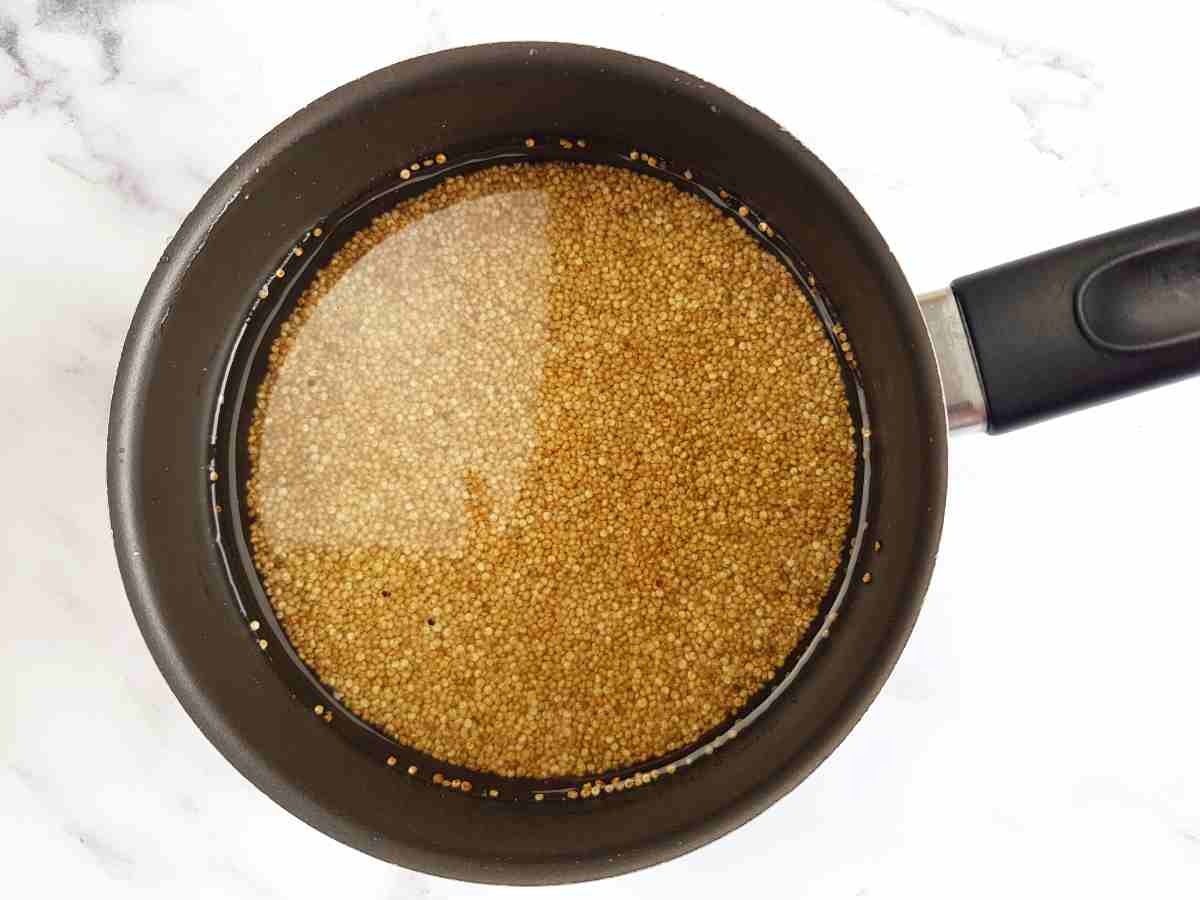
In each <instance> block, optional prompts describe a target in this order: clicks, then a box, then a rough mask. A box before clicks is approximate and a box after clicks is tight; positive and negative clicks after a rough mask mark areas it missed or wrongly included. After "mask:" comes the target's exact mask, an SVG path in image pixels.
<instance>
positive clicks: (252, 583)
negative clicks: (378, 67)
mask: <svg viewBox="0 0 1200 900" xmlns="http://www.w3.org/2000/svg"><path fill="white" fill-rule="evenodd" d="M526 140H527V138H526V137H524V136H523V137H521V138H517V139H513V140H502V141H490V142H487V143H485V144H483V145H480V146H479V147H472V148H456V149H454V150H453V151H448V152H447V153H446V154H445V155H444V156H445V161H444V162H441V161H438V162H436V163H435V165H434V166H428V165H422V162H423V161H420V160H418V161H416V163H417V165H416V166H415V167H410V166H406V167H404V168H403V170H402V171H400V172H397V173H396V177H395V178H394V179H392V180H391V182H390V183H388V184H386V185H385V186H384V187H382V188H377V189H376V190H374V191H373V192H371V193H370V194H369V195H367V196H364V197H362V198H361V199H359V200H358V201H356V202H355V203H353V204H350V205H349V206H347V207H346V208H343V209H341V210H338V211H336V212H334V213H332V214H330V215H329V216H327V217H326V218H324V219H323V220H321V221H319V222H314V223H312V226H311V227H310V228H309V229H308V230H307V231H306V232H305V233H304V234H303V235H302V236H300V237H299V239H298V241H297V243H296V245H295V247H294V248H293V250H292V252H291V253H290V254H289V255H288V256H287V257H286V258H285V259H282V260H279V261H278V265H277V266H276V268H275V269H274V270H273V272H272V273H271V275H270V277H269V278H268V279H267V281H266V282H265V283H264V284H262V285H261V286H260V287H259V289H258V290H257V297H256V298H254V300H253V303H252V307H251V311H250V314H249V316H248V319H247V323H246V327H245V329H244V331H243V333H242V336H241V338H240V339H239V341H238V343H237V346H236V349H235V352H234V353H233V355H232V358H231V362H230V365H229V369H228V371H227V373H226V377H225V393H224V402H223V403H222V404H220V406H219V408H218V415H217V419H216V421H215V422H214V429H213V439H214V455H213V461H212V471H213V475H214V476H217V477H218V478H219V477H220V476H221V475H223V474H225V473H230V474H232V475H233V476H234V478H235V479H236V482H235V483H236V484H237V485H238V486H243V485H246V484H247V482H248V480H249V479H250V476H251V474H252V468H251V460H250V455H249V453H248V447H249V446H250V444H251V429H252V424H253V421H254V409H255V398H256V396H257V393H258V391H259V389H260V387H261V386H262V385H263V383H264V379H265V378H266V376H267V373H268V368H269V354H270V349H271V347H272V344H273V342H274V341H275V340H276V339H277V338H278V337H279V336H280V334H281V329H283V327H284V325H285V323H286V322H287V321H288V319H289V317H290V316H291V315H292V313H293V312H294V311H295V309H296V304H297V302H298V301H299V300H300V299H301V297H302V295H303V294H304V292H305V290H306V289H308V288H309V287H310V286H311V285H312V284H313V282H314V279H315V278H317V277H318V274H319V273H320V272H321V270H322V269H323V268H324V267H325V266H327V265H328V264H329V263H330V261H331V260H332V259H333V258H334V256H335V254H337V253H338V252H339V251H341V250H343V248H345V247H346V245H347V242H348V241H350V240H351V239H352V238H353V237H354V235H356V234H357V233H359V232H360V231H361V230H362V229H363V228H364V227H367V226H369V225H370V223H371V222H372V221H373V220H374V219H375V218H376V217H377V216H379V215H380V214H381V213H384V212H386V211H387V210H390V209H392V208H394V207H395V206H396V204H397V203H399V202H401V201H403V200H405V199H408V198H411V197H416V196H418V195H420V194H422V193H424V192H426V191H429V190H431V189H433V188H434V187H435V186H437V185H438V184H439V183H441V182H442V181H443V180H444V179H446V178H447V177H454V176H458V175H465V174H469V173H471V172H474V171H477V170H480V169H483V168H486V167H490V166H495V165H499V164H516V163H523V162H539V161H551V160H563V161H571V162H584V161H586V162H590V163H597V164H603V165H607V166H615V167H619V168H623V169H631V170H634V171H637V172H639V173H640V174H643V175H649V176H651V177H654V178H658V179H661V180H663V181H665V182H669V183H671V184H673V185H674V186H675V187H676V188H678V189H679V190H682V191H686V192H688V193H691V194H694V195H696V196H698V197H700V198H702V199H703V200H704V201H705V202H707V203H709V204H712V205H713V206H714V207H715V208H716V209H718V210H720V211H721V212H722V213H723V214H724V215H726V216H728V217H729V218H730V220H732V221H734V222H736V223H738V224H739V226H740V227H742V228H744V229H745V230H746V231H747V232H748V233H749V234H750V235H752V237H753V239H754V240H755V241H758V242H759V243H760V245H761V246H762V247H763V248H764V249H766V250H767V251H768V252H770V253H771V254H772V255H773V256H775V257H776V258H777V259H778V260H779V261H780V262H782V263H783V265H784V266H785V267H786V268H787V269H788V270H789V271H790V273H791V275H792V278H793V279H794V281H795V283H796V284H798V285H799V286H800V289H801V290H802V291H803V293H804V295H805V297H806V299H807V300H808V302H809V304H810V306H811V308H812V309H813V310H814V311H815V312H816V314H817V316H818V317H819V319H820V322H821V323H822V325H823V327H824V329H825V332H826V336H827V338H828V339H829V340H830V341H831V343H832V344H833V345H834V346H835V347H840V346H841V345H842V344H844V343H845V342H846V337H845V333H844V331H842V329H841V326H840V324H839V322H838V319H837V317H836V314H835V310H834V307H833V305H832V304H831V303H830V302H829V300H828V298H826V297H824V296H823V294H822V293H821V291H820V285H819V284H817V282H816V280H815V278H813V276H812V273H811V272H810V271H809V270H808V269H807V268H806V267H805V266H804V264H803V262H802V261H801V260H800V258H799V257H798V256H797V255H796V253H795V252H794V251H793V249H792V248H791V246H790V245H789V244H788V242H787V240H786V238H785V236H784V235H782V234H779V233H777V232H776V231H775V230H774V229H773V228H771V227H770V225H769V223H767V222H764V221H763V220H762V219H761V218H759V216H758V215H757V213H756V212H755V211H754V210H749V209H748V208H746V207H745V206H744V205H743V203H742V201H741V199H740V198H738V197H737V196H734V195H732V194H730V193H727V192H726V191H725V190H723V189H722V187H721V184H720V181H719V179H718V178H717V177H715V176H709V175H706V174H705V173H704V172H702V171H699V170H698V169H693V168H690V167H688V166H687V165H686V163H685V162H676V161H672V160H667V159H662V158H659V157H656V156H651V155H648V154H647V153H646V152H645V151H641V152H638V153H636V154H632V153H631V152H630V149H629V148H628V146H627V145H626V144H625V143H621V144H620V145H617V144H616V143H614V142H608V141H605V140H604V139H603V138H601V137H593V138H587V139H585V140H584V141H583V142H579V139H578V137H575V136H573V137H572V138H570V139H566V138H561V137H559V136H554V135H539V136H537V138H536V140H534V146H533V147H532V148H531V147H528V146H526ZM568 143H569V144H570V146H569V147H568V146H565V145H566V144H568ZM650 160H653V164H651V163H650ZM764 225H765V226H766V227H765V228H764V227H762V226H764ZM836 356H837V359H838V361H839V372H840V376H841V378H842V382H843V385H844V388H845V393H846V396H847V397H848V399H849V413H850V417H851V419H852V421H853V424H854V429H855V430H854V440H855V442H856V458H857V465H856V466H855V479H854V482H855V483H854V497H853V510H854V513H853V521H852V522H851V524H850V528H849V529H848V531H847V539H846V541H845V542H844V544H843V546H842V547H841V548H840V556H839V562H838V566H837V570H836V572H835V574H834V577H833V579H832V581H831V582H830V587H829V589H828V591H827V593H826V595H825V597H824V599H823V601H822V603H821V605H820V608H819V611H818V614H817V615H816V616H815V617H814V618H813V620H812V622H811V623H810V624H809V625H808V627H807V630H806V632H805V634H804V636H803V637H802V638H801V639H800V640H799V641H798V642H797V643H796V644H795V646H794V647H793V648H792V649H791V651H790V653H789V654H788V656H787V659H786V661H785V662H784V664H783V665H782V666H779V667H778V668H777V669H776V670H775V674H774V676H773V677H772V678H770V679H769V680H768V681H767V682H766V683H765V684H763V686H762V687H761V688H760V689H759V690H758V691H757V692H756V693H755V694H754V695H753V696H751V697H750V698H749V699H748V700H747V701H746V702H745V704H744V705H743V706H742V707H741V708H740V709H739V710H738V711H737V712H736V713H735V714H733V715H731V716H729V717H727V718H726V719H725V720H723V721H722V722H720V723H719V724H718V725H716V726H715V727H712V728H709V729H708V730H706V731H705V732H704V733H703V734H701V735H700V736H699V737H698V738H696V739H694V740H691V741H688V742H687V743H686V744H684V745H682V746H679V747H677V748H676V749H674V750H671V751H670V752H667V753H665V754H661V755H657V756H654V757H649V758H643V759H639V760H637V761H635V762H633V763H631V764H627V765H614V766H610V767H607V768H605V769H602V770H599V771H584V772H578V773H572V774H570V775H561V776H559V775H555V776H552V777H528V776H523V775H513V776H500V775H496V774H492V773H490V772H484V771H480V770H478V769H475V768H471V767H469V766H465V765H453V764H449V763H446V762H445V761H443V760H441V759H439V758H438V757H436V756H434V755H431V754H428V753H424V752H421V751H418V750H416V749H414V748H412V747H410V746H407V745H405V744H404V743H401V742H399V741H397V740H394V739H393V738H392V737H389V736H388V735H387V734H386V733H384V731H383V730H381V729H380V728H379V727H376V726H375V725H372V724H370V723H368V722H367V721H365V720H364V719H363V718H360V717H359V716H358V715H356V714H355V713H354V712H353V711H352V710H351V709H350V707H349V706H348V705H347V704H346V703H344V702H343V699H342V697H341V696H340V694H341V692H340V691H338V690H337V689H336V688H335V687H334V686H331V685H329V684H326V683H324V682H323V681H322V680H321V678H320V677H318V675H317V674H316V673H315V672H314V670H313V669H312V668H310V666H309V665H307V664H306V663H305V662H304V661H303V660H302V659H301V657H300V655H299V654H298V653H297V652H296V650H295V649H294V647H293V645H292V643H291V642H290V641H289V639H288V636H287V633H286V630H285V628H284V623H281V622H280V621H279V617H278V616H277V615H276V610H275V608H274V607H273V606H272V604H271V602H270V601H269V600H268V598H267V596H266V593H265V591H264V587H263V582H262V577H261V572H260V571H259V570H258V569H257V568H256V566H255V561H254V555H253V552H252V541H251V540H250V535H251V533H252V528H253V524H254V523H253V520H252V517H251V512H252V510H251V508H250V504H248V503H247V502H246V501H247V498H246V495H245V493H244V492H243V491H241V490H240V489H239V490H236V491H233V492H220V493H218V491H217V488H216V486H215V485H216V483H217V482H216V481H214V487H213V489H212V496H211V500H212V509H213V515H214V518H215V521H216V524H217V527H218V532H219V534H220V547H221V550H222V553H223V555H224V558H225V561H226V567H227V571H228V573H229V577H230V579H231V582H232V584H233V587H234V589H235V593H236V595H237V597H238V600H239V603H240V604H241V607H242V610H243V612H244V614H245V616H246V620H247V623H248V634H249V637H250V639H251V640H255V641H257V642H260V646H262V647H263V649H264V651H265V652H266V655H267V657H268V659H269V661H270V663H271V664H272V666H273V667H274V668H275V670H276V671H277V672H278V673H279V675H280V676H281V677H282V678H283V679H284V681H285V682H286V683H287V685H288V687H289V689H290V690H291V692H292V694H293V695H294V696H295V697H296V698H297V701H298V703H299V705H300V707H301V708H302V710H304V711H305V712H306V714H308V715H318V716H320V717H321V718H323V719H325V720H326V721H327V722H328V724H329V727H331V728H333V729H335V730H337V731H338V732H339V733H340V734H341V735H342V736H343V737H344V738H345V739H346V740H348V741H350V742H351V743H352V744H353V745H354V746H355V747H357V748H358V749H359V750H360V751H361V752H362V753H363V754H364V755H365V756H366V757H367V758H368V759H369V760H370V761H372V762H373V763H374V764H377V765H390V766H393V767H394V768H395V769H396V770H397V772H398V773H401V774H403V773H412V775H410V776H409V777H416V778H420V779H426V780H430V781H435V782H436V783H438V784H441V785H444V786H448V787H452V788H454V789H458V790H463V791H465V792H467V793H471V794H473V795H475V796H478V797H480V798H483V799H488V798H494V797H497V796H502V797H504V798H505V799H509V800H518V801H531V802H557V801H567V800H573V799H576V798H577V797H578V796H579V793H580V791H581V790H584V789H587V790H588V791H591V790H592V788H593V786H595V785H598V784H602V785H604V787H605V789H606V790H609V792H612V791H614V790H625V789H628V788H632V787H641V786H643V785H645V784H648V783H652V782H653V781H656V780H658V779H659V778H661V777H665V776H668V775H669V774H674V773H675V772H676V771H678V770H679V769H681V768H684V767H687V766H690V765H691V764H693V763H694V762H696V761H698V760H700V759H701V758H703V757H705V756H707V755H709V754H712V753H713V752H715V751H716V750H718V749H719V748H721V747H722V746H723V745H725V744H726V743H727V742H728V741H729V740H731V739H733V738H734V737H735V736H737V735H738V734H739V733H740V732H742V731H743V730H745V729H746V728H748V727H752V725H753V723H754V720H755V719H757V718H758V717H759V716H760V715H762V714H763V712H764V711H765V710H766V709H767V708H768V707H769V706H770V705H771V704H772V703H773V702H774V701H775V700H776V698H778V697H779V696H780V694H781V693H782V692H783V691H784V690H786V689H787V687H788V686H789V685H790V684H791V683H792V682H793V681H794V680H795V679H796V678H797V677H800V675H801V671H802V669H803V667H804V665H805V663H806V661H807V660H808V659H809V658H810V657H811V655H812V653H813V651H814V649H815V648H816V647H817V645H818V644H819V643H820V642H821V641H823V640H824V639H825V638H826V637H828V636H829V634H830V626H831V624H832V622H833V620H834V619H835V618H836V617H837V614H838V610H839V607H840V605H841V603H842V600H843V598H844V597H845V595H846V593H847V591H848V589H849V580H848V573H850V572H852V571H853V570H854V568H855V561H856V558H857V555H858V553H859V551H860V550H861V543H862V536H863V527H864V524H865V516H864V514H863V510H864V509H865V508H866V505H867V499H868V495H869V490H870V482H871V471H870V427H869V425H870V423H869V421H868V419H867V406H866V403H865V398H864V395H863V389H862V385H861V382H860V379H859V377H858V372H857V368H856V366H855V365H854V364H853V362H852V357H849V358H848V356H847V355H846V354H845V353H844V352H839V353H837V354H836ZM432 534H433V533H432V532H431V535H432ZM431 627H433V626H432V624H431ZM297 714H300V711H298V713H297Z"/></svg>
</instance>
